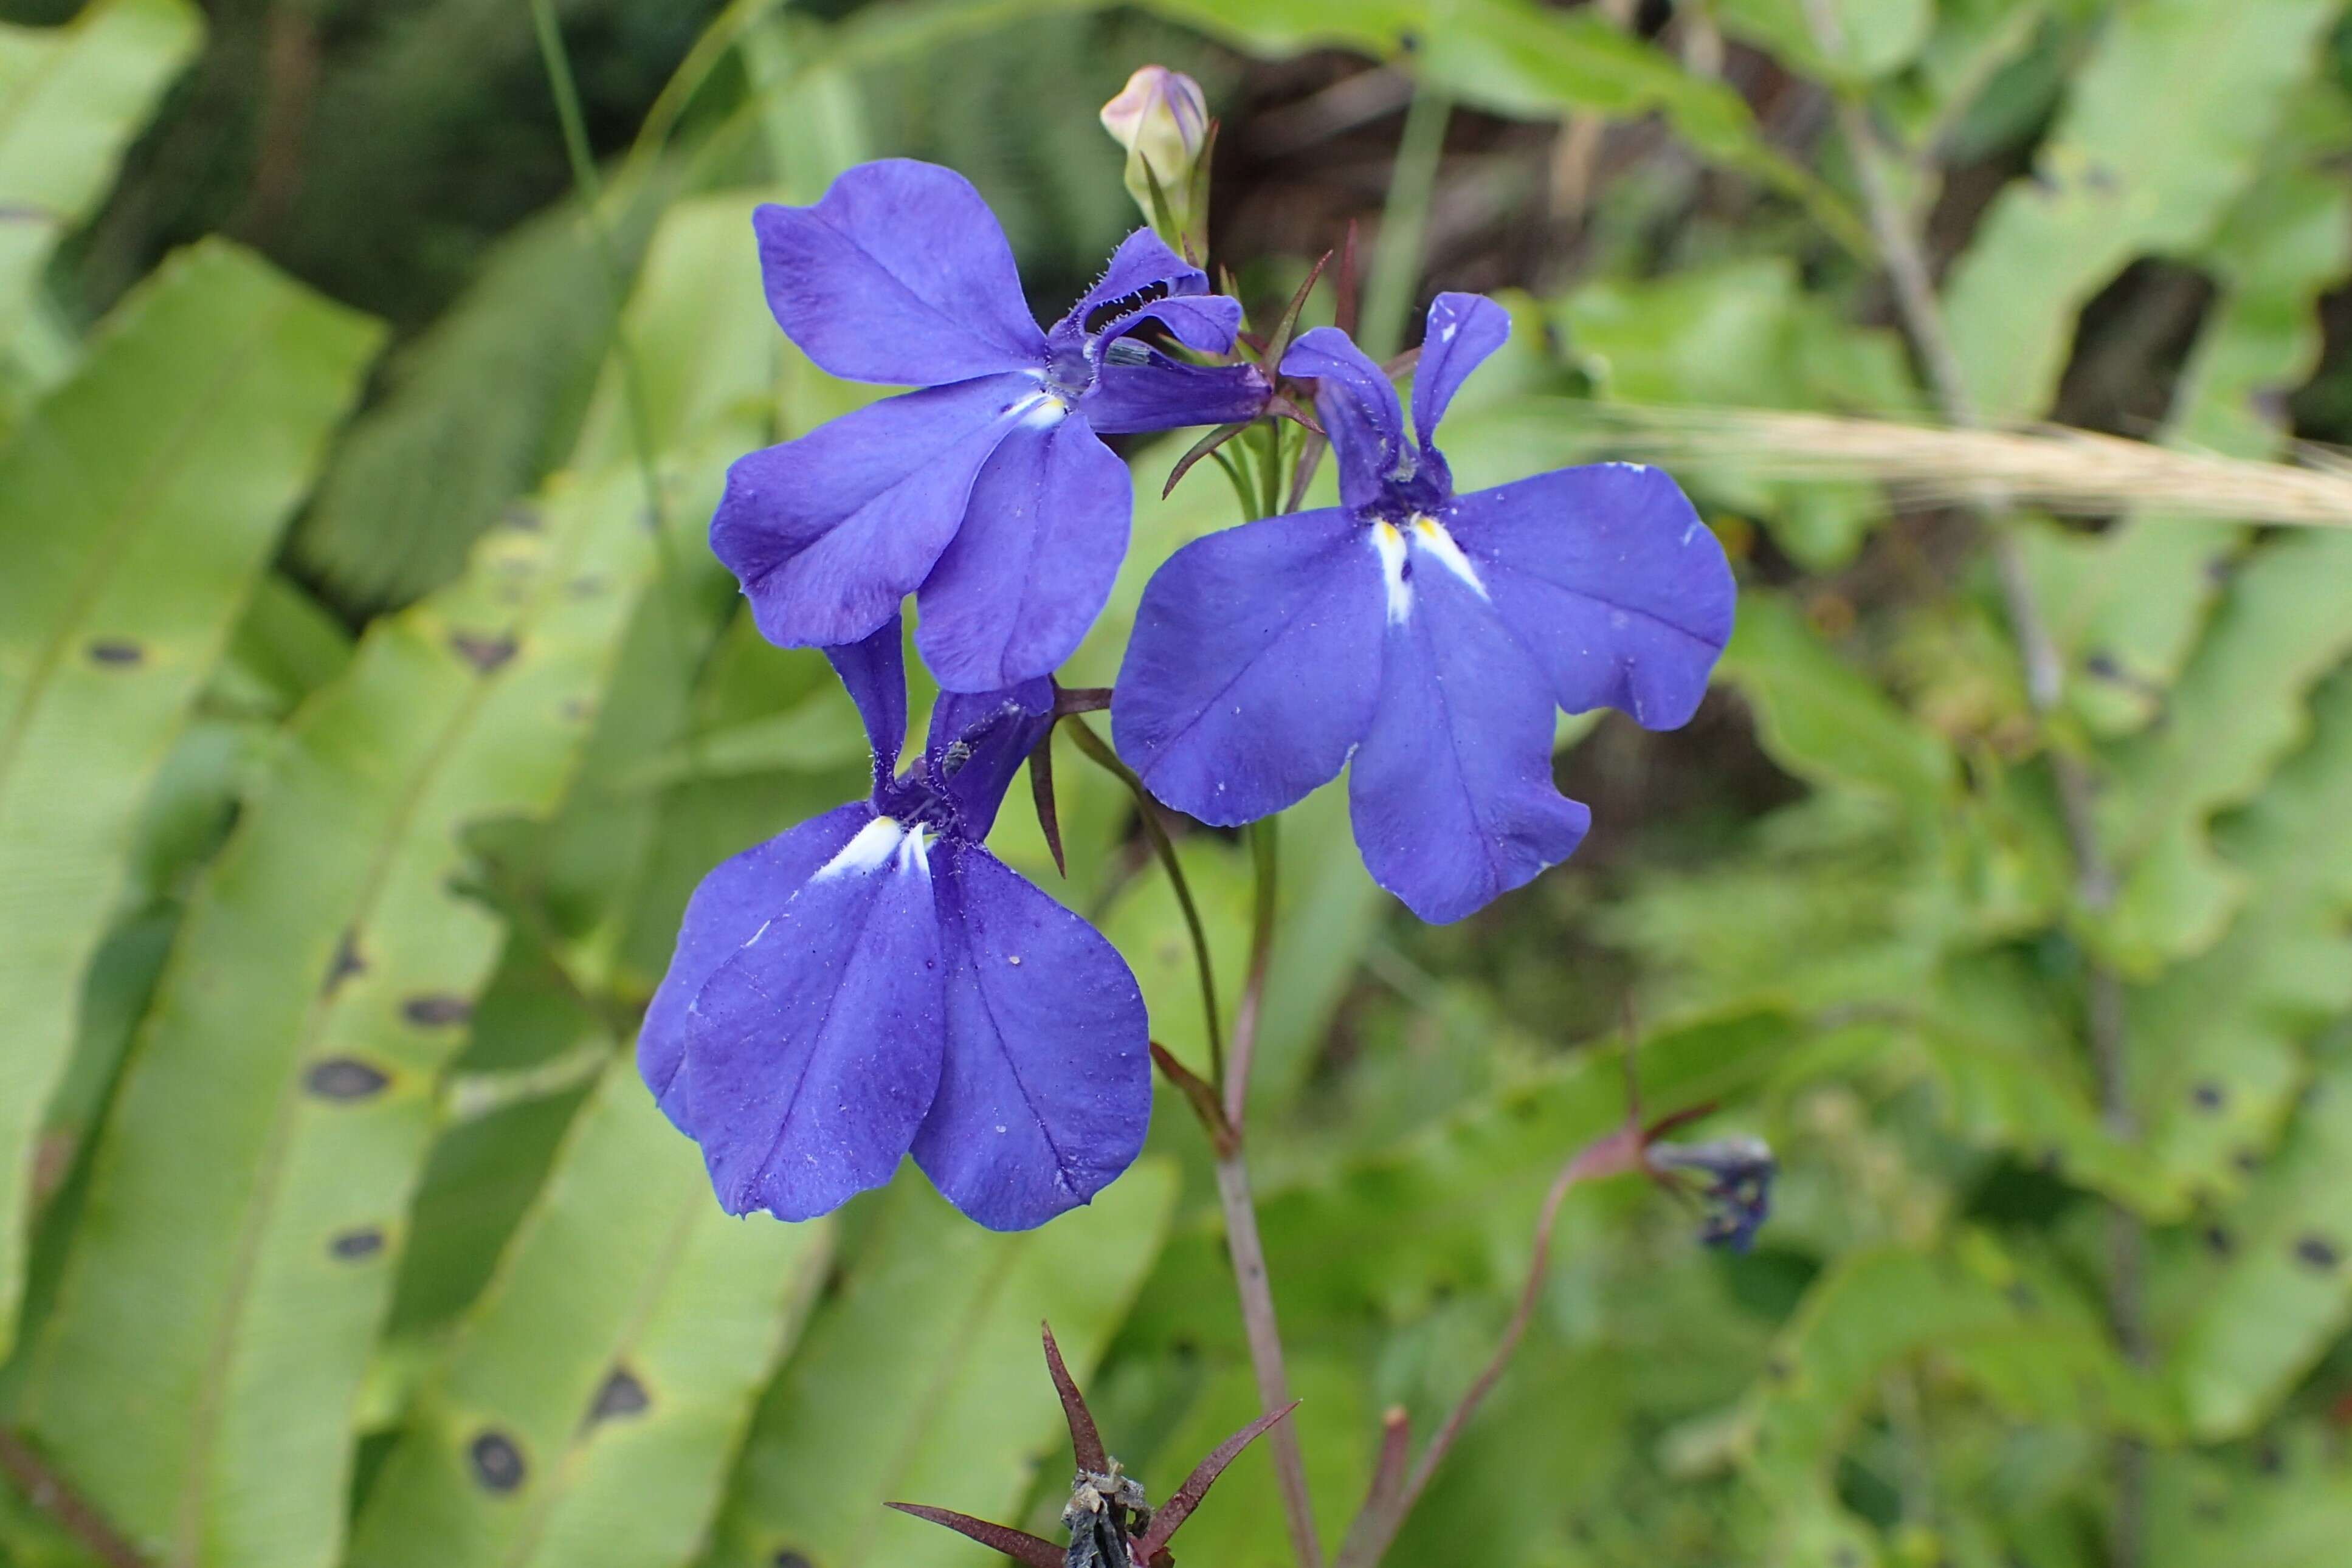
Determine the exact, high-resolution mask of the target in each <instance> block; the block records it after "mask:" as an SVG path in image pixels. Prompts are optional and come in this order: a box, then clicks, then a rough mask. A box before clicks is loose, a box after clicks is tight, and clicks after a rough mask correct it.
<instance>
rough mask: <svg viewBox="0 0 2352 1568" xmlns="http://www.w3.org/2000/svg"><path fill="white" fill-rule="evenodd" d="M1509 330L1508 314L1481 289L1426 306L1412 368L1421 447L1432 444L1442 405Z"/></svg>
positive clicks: (1440, 298) (1442, 414) (1415, 431)
mask: <svg viewBox="0 0 2352 1568" xmlns="http://www.w3.org/2000/svg"><path fill="white" fill-rule="evenodd" d="M1510 335H1511V313H1510V312H1509V311H1507V310H1506V309H1504V308H1502V307H1501V306H1499V305H1497V304H1496V303H1495V302H1494V301H1493V300H1491V299H1489V298H1486V296H1485V295H1483V294H1441V295H1439V296H1438V297H1437V298H1435V299H1433V300H1431V301H1430V305H1429V328H1428V331H1427V333H1426V334H1425V335H1424V336H1423V339H1422V340H1421V361H1420V363H1419V365H1418V366H1417V367H1416V368H1415V369H1414V371H1413V373H1412V428H1413V434H1416V435H1417V436H1419V437H1420V439H1421V445H1422V450H1423V451H1424V452H1425V451H1428V450H1429V449H1430V448H1431V447H1432V446H1433V445H1434V444H1435V439H1436V435H1437V422H1438V421H1439V420H1441V419H1444V417H1445V406H1446V404H1448V403H1450V402H1453V401H1454V393H1455V392H1458V391H1460V390H1461V387H1462V383H1463V382H1465V381H1466V380H1468V379H1469V376H1470V372H1471V371H1475V370H1476V369H1477V368H1478V367H1479V366H1480V365H1482V364H1484V363H1485V362H1486V356H1488V355H1489V354H1492V353H1493V352H1494V351H1495V350H1497V349H1499V348H1501V347H1502V346H1503V343H1504V341H1505V340H1507V339H1508V338H1509V337H1510Z"/></svg>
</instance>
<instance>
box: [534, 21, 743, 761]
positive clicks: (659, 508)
mask: <svg viewBox="0 0 2352 1568" xmlns="http://www.w3.org/2000/svg"><path fill="white" fill-rule="evenodd" d="M530 17H531V25H532V28H533V30H534V31H535V32H536V33H537V35H538V37H539V54H540V62H541V66H542V68H544V69H545V70H546V72H547V86H548V90H549V91H550V92H551V94H553V95H554V98H555V118H556V120H557V121H558V123H559V124H561V125H562V128H563V153H564V157H565V158H566V159H567V160H569V161H570V162H571V165H572V185H573V187H574V188H575V189H576V190H577V192H578V193H579V197H580V203H581V206H582V208H583V212H584V220H583V221H585V222H586V224H587V225H588V233H589V235H590V237H591V239H592V240H593V243H594V245H595V246H596V254H597V256H598V258H599V259H600V260H601V261H602V262H603V264H604V283H605V287H606V289H607V290H608V291H609V293H610V296H611V302H612V310H613V358H614V363H615V364H616V365H617V366H618V368H619V371H620V376H621V404H622V407H623V409H624V410H625V412H626V413H627V416H628V422H629V445H630V448H631V450H632V451H633V453H634V454H635V457H636V463H637V478H638V482H639V483H640V484H641V485H643V486H644V487H645V493H646V523H647V524H648V526H650V527H651V528H652V529H653V535H654V550H655V553H656V556H657V557H658V559H660V562H661V580H662V590H663V592H662V597H663V599H664V601H666V603H665V608H666V610H667V614H666V615H665V616H664V619H665V620H666V621H667V622H669V626H670V633H671V636H672V638H673V639H674V651H675V652H676V653H677V660H678V667H679V669H680V670H681V672H685V673H688V674H690V673H691V672H688V671H687V666H688V664H691V663H692V662H693V648H694V631H693V619H694V611H693V608H692V606H691V604H690V603H689V602H688V598H689V592H688V585H687V580H686V563H685V561H684V560H682V559H679V556H678V553H677V540H676V539H675V538H671V537H670V529H669V514H668V508H667V505H666V504H665V503H664V501H663V498H662V484H661V468H660V454H659V452H658V450H657V449H656V444H655V441H654V429H653V412H652V406H651V402H650V400H649V399H648V398H647V396H646V378H645V367H644V365H643V364H642V363H641V362H640V361H639V360H638V358H637V351H636V345H635V341H634V340H632V339H631V338H630V336H629V323H628V319H627V306H628V294H629V277H628V270H627V268H625V267H623V266H622V265H621V254H620V251H619V249H618V248H617V247H616V246H614V244H613V231H612V229H611V228H610V227H609V226H608V225H606V223H605V221H604V180H603V178H602V177H601V176H600V175H599V174H598V173H597V172H596V157H595V152H594V151H593V149H592V148H591V147H590V146H589V145H588V121H587V117H586V116H585V115H583V113H582V112H581V109H580V87H579V84H578V82H577V81H575V80H574V79H573V77H572V56H571V52H570V51H569V50H568V49H566V48H565V47H564V44H563V27H562V23H561V22H559V21H558V20H557V18H556V15H555V0H530ZM686 758H687V767H688V771H689V773H691V774H692V775H694V776H695V777H697V778H698V777H700V775H701V772H702V740H701V737H700V735H699V733H698V730H697V729H696V727H695V726H694V725H693V723H692V722H691V720H689V721H688V724H687V727H686Z"/></svg>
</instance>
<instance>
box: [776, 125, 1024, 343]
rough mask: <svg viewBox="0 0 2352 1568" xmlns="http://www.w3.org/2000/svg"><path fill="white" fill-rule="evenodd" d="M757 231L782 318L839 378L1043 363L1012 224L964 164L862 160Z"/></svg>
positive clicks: (786, 332)
mask: <svg viewBox="0 0 2352 1568" xmlns="http://www.w3.org/2000/svg"><path fill="white" fill-rule="evenodd" d="M752 226H753V227H754V228H755V229H756V230H757V232H758V234H759V238H760V267H761V273H762V275H763V276H764V277H765V280H766V284H767V292H768V308H770V309H771V310H772V311H773V312H774V313H775V318H776V324H777V325H778V326H780V327H782V329H784V335H785V336H786V337H788V338H790V339H791V340H793V342H794V343H796V344H798V345H799V346H800V349H801V351H802V352H803V353H804V354H806V355H808V357H809V358H810V359H812V360H814V361H816V363H817V364H818V365H819V366H820V367H821V368H822V369H824V371H828V372H829V373H831V374H833V375H836V376H842V377H845V378H847V379H848V380H851V381H861V382H884V383H886V384H887V385H892V386H940V385H943V384H945V383H947V382H960V381H968V380H970V379H971V378H972V377H974V376H985V375H992V374H994V373H996V372H999V371H1012V370H1026V369H1033V368H1035V367H1037V366H1040V365H1042V364H1044V363H1045V335H1044V334H1043V333H1041V332H1040V331H1038V329H1037V323H1036V321H1035V319H1034V318H1033V317H1031V316H1030V314H1029V307H1028V305H1027V304H1026V303H1025V302H1024V299H1023V298H1022V293H1021V276H1020V274H1019V272H1018V271H1017V270H1016V269H1015V268H1014V267H1013V247H1012V246H1011V245H1009V244H1007V243H1006V241H1005V238H1004V230H1003V228H1002V227H1001V226H1000V225H998V224H997V221H996V216H995V214H992V213H991V212H990V211H989V210H988V204H987V203H986V202H984V201H982V199H981V195H980V193H979V192H978V191H976V190H974V189H972V186H971V182H970V181H969V180H966V179H965V178H964V177H963V176H962V175H961V174H959V173H957V172H955V171H953V170H952V169H942V168H940V166H939V165H937V164H935V163H919V162H913V161H911V160H908V159H903V158H890V159H884V160H882V161H881V162H874V163H861V164H859V165H858V166H857V167H856V168H854V169H851V170H849V171H848V172H846V173H844V174H843V175H842V176H841V177H840V178H839V179H837V180H835V181H834V183H833V186H832V188H831V189H830V190H828V191H826V192H825V193H824V199H823V200H821V201H819V202H818V203H817V204H815V205H814V206H808V207H782V206H773V205H770V206H763V207H761V208H760V209H759V211H758V212H757V213H756V214H753V217H752Z"/></svg>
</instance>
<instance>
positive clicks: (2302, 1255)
mask: <svg viewBox="0 0 2352 1568" xmlns="http://www.w3.org/2000/svg"><path fill="white" fill-rule="evenodd" d="M2294 1255H2295V1257H2296V1258H2298V1259H2300V1260H2302V1261H2304V1262H2305V1263H2308V1264H2310V1265H2311V1266H2312V1267H2313V1268H2315V1269H2318V1270H2323V1271H2326V1270H2333V1269H2334V1268H2335V1267H2336V1264H2337V1263H2338V1262H2340V1261H2341V1260H2342V1259H2343V1254H2342V1253H2341V1252H2340V1251H2338V1250H2337V1249H2336V1243H2335V1242H2333V1241H2330V1240H2329V1239H2327V1238H2326V1237H2325V1236H2321V1235H2318V1234H2316V1233H2314V1234H2312V1235H2308V1236H2305V1237H2304V1238H2303V1239H2301V1240H2300V1241H2297V1242H2296V1243H2295V1244H2294Z"/></svg>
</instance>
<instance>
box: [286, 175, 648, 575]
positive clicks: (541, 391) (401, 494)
mask: <svg viewBox="0 0 2352 1568" xmlns="http://www.w3.org/2000/svg"><path fill="white" fill-rule="evenodd" d="M653 205H654V204H653V203H652V202H651V201H649V200H648V201H641V202H639V203H638V204H636V205H635V208H634V209H633V210H632V211H631V212H630V213H628V214H625V217H624V221H623V222H621V223H620V224H618V225H615V226H616V230H617V232H616V234H615V236H614V248H615V250H616V252H617V253H618V255H617V259H618V260H619V262H620V263H621V265H623V266H624V267H635V265H636V262H637V259H638V256H639V255H640V254H641V253H642V251H643V249H644V246H645V244H646V234H647V230H648V227H649V225H648V222H647V220H648V219H649V218H650V216H651V213H652V210H653ZM616 308H617V300H616V298H615V297H614V282H613V280H612V278H611V277H609V276H608V275H607V274H606V271H605V268H604V258H603V256H601V255H600V254H599V251H598V248H597V246H596V243H595V239H594V236H593V235H591V234H590V233H589V232H588V230H587V228H586V226H585V225H584V223H583V220H582V218H581V215H580V212H579V209H578V208H577V207H575V206H572V205H571V204H563V205H560V206H558V207H556V208H555V209H553V210H552V211H551V212H549V213H547V214H542V215H541V216H540V217H537V218H534V219H532V220H530V221H529V222H527V223H525V224H522V225H520V226H518V227H517V228H516V229H514V230H513V232H511V233H510V234H509V235H506V236H505V237H504V238H502V239H501V240H500V241H499V244H498V246H497V247H496V248H494V249H493V250H492V251H491V252H490V253H489V256H488V259H487V260H485V262H484V263H483V266H482V270H481V275H480V276H479V277H478V278H476V280H475V281H474V284H473V286H472V287H470V288H468V289H467V291H466V293H465V294H464V295H463V296H462V297H460V298H459V299H458V300H457V303H456V304H455V305H453V306H451V307H450V308H449V309H448V311H447V312H446V313H445V314H444V315H443V316H442V317H441V319H439V320H438V321H436V322H435V323H434V325H433V327H432V329H431V330H429V331H427V332H426V333H425V335H424V336H423V337H421V338H419V339H417V340H416V341H415V342H414V343H412V344H410V345H408V346H407V347H406V348H404V349H403V350H401V351H400V353H399V354H398V355H397V356H396V357H395V358H394V361H393V365H392V369H391V373H390V378H389V380H390V390H389V391H388V392H387V393H386V395H385V396H384V397H383V399H382V400H381V401H380V402H377V403H375V405H374V406H373V407H372V408H370V409H369V410H368V411H367V413H364V414H362V416H361V417H360V419H359V420H358V421H357V423H354V424H353V425H352V432H351V434H350V435H349V436H348V437H347V438H346V439H345V440H344V441H343V442H342V444H341V446H340V447H338V448H337V450H336V454H335V462H334V465H333V466H332V467H331V468H330V469H329V470H328V471H327V476H326V479H325V481H324V482H323V483H322V484H321V485H320V490H319V499H318V503H317V504H316V505H315V506H313V507H311V508H310V511H309V513H307V514H306V515H305V516H304V517H303V519H302V524H301V526H300V527H299V528H297V529H296V530H295V534H294V559H295V560H296V561H297V562H299V564H300V566H301V567H302V569H303V570H305V571H308V572H310V573H312V574H314V575H315V576H316V578H317V579H318V580H320V581H321V582H323V583H324V584H325V585H326V586H327V587H328V588H329V589H331V591H333V593H334V595H335V597H336V598H338V599H339V600H341V601H343V602H345V603H347V604H351V605H353V606H357V607H362V608H366V609H376V608H380V607H382V606H384V605H396V604H405V603H408V602H409V601H413V600H415V598H416V597H417V596H418V595H420V594H423V593H426V592H429V591H432V590H433V589H436V588H438V587H440V586H441V585H442V584H443V583H445V582H447V581H449V580H451V579H452V578H454V577H456V576H457V574H458V572H460V571H461V570H464V568H465V564H466V552H467V550H468V549H470V548H471V547H472V545H473V543H474V541H475V540H476V539H478V538H480V537H481V536H482V534H483V533H484V532H485V531H486V530H487V529H488V528H490V527H491V526H492V525H493V524H495V523H496V522H497V521H498V518H499V513H500V512H501V511H502V510H504V509H505V508H506V507H507V506H508V505H509V503H511V502H513V501H514V500H515V499H516V497H520V496H523V495H526V494H528V493H529V492H530V490H532V489H533V488H534V487H536V486H537V485H538V484H539V482H540V480H541V478H543V477H544V476H546V475H547V474H548V473H549V471H550V470H551V469H552V468H553V467H554V466H555V465H557V464H558V463H559V462H561V461H562V459H563V456H564V455H565V454H566V453H567V452H569V451H570V450H571V448H572V442H573V439H574V437H575V436H576V434H578V429H579V424H580V419H581V415H582V411H583V408H584V407H585V405H586V402H587V398H588V394H589V391H590V388H591V387H592V385H593V382H594V380H595V375H596V369H597V366H598V365H599V364H601V363H602V362H603V361H604V355H605V351H606V350H607V349H608V348H609V347H610V346H611V343H612V339H613V323H614V314H615V311H616Z"/></svg>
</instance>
